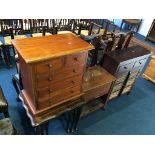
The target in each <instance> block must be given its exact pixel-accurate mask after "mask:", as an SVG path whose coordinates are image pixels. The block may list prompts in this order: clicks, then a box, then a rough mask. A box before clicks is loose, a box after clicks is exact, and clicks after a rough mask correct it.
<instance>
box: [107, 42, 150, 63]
mask: <svg viewBox="0 0 155 155" xmlns="http://www.w3.org/2000/svg"><path fill="white" fill-rule="evenodd" d="M106 55H108V56H110V57H111V58H113V59H114V60H115V61H116V62H118V63H121V62H123V61H126V60H130V59H133V58H137V57H140V56H144V55H151V52H150V51H149V50H147V49H145V48H143V47H141V46H139V45H136V46H131V47H129V48H127V49H123V50H120V51H111V52H109V53H106Z"/></svg>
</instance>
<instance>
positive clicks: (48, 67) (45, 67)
mask: <svg viewBox="0 0 155 155" xmlns="http://www.w3.org/2000/svg"><path fill="white" fill-rule="evenodd" d="M63 66H64V63H63V57H61V58H56V59H52V60H49V61H45V62H42V63H39V64H36V65H35V69H36V73H37V74H43V73H48V72H50V71H53V70H58V69H61V68H62V67H63Z"/></svg>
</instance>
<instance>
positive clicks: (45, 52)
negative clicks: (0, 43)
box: [12, 34, 94, 63]
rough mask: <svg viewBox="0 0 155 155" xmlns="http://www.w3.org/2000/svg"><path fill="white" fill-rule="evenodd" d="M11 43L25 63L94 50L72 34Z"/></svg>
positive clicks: (26, 39)
mask: <svg viewBox="0 0 155 155" xmlns="http://www.w3.org/2000/svg"><path fill="white" fill-rule="evenodd" d="M12 43H13V46H14V47H15V49H16V50H17V52H18V54H19V55H20V56H21V57H22V58H23V59H24V61H25V62H26V63H33V62H38V61H43V60H49V59H52V58H55V57H60V56H64V55H67V54H74V53H77V52H80V51H88V50H91V49H93V48H94V47H93V46H92V45H91V44H89V43H87V42H85V41H84V40H82V39H80V38H79V37H78V36H76V35H73V34H58V35H51V36H44V37H34V38H25V39H20V40H13V41H12Z"/></svg>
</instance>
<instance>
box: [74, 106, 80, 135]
mask: <svg viewBox="0 0 155 155" xmlns="http://www.w3.org/2000/svg"><path fill="white" fill-rule="evenodd" d="M80 115H81V107H79V108H77V109H76V116H75V121H74V126H73V130H74V132H75V131H77V130H78V129H77V126H78V122H79V119H80Z"/></svg>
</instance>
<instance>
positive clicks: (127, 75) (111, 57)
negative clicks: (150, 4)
mask: <svg viewBox="0 0 155 155" xmlns="http://www.w3.org/2000/svg"><path fill="white" fill-rule="evenodd" d="M149 56H150V51H148V50H147V49H145V48H143V47H141V46H138V45H137V46H132V47H129V48H127V49H124V50H121V51H113V52H109V53H105V55H104V58H103V60H104V61H103V67H104V68H105V69H106V70H107V71H109V72H110V73H111V74H113V75H115V77H116V80H115V82H114V84H113V86H112V88H111V91H110V95H109V99H113V98H115V97H118V96H120V95H123V94H126V93H129V92H130V91H131V89H132V88H133V86H134V83H135V81H136V78H137V77H138V75H139V74H140V73H141V71H142V69H143V67H144V65H145V63H146V61H147V59H148V57H149Z"/></svg>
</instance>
